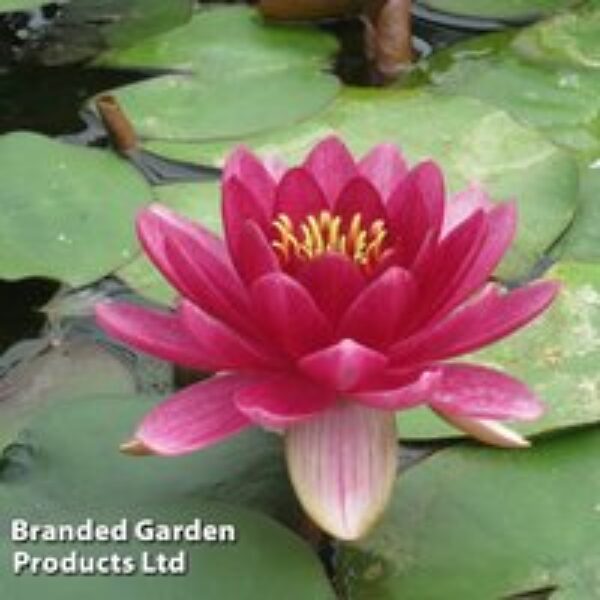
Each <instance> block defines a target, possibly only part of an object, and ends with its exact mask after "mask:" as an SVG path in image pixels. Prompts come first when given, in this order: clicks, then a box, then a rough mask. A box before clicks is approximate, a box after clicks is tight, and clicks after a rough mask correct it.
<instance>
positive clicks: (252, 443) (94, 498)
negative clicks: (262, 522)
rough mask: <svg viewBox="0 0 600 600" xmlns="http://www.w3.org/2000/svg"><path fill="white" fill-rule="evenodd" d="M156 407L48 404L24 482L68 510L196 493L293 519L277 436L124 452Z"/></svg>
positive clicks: (116, 401)
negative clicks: (164, 453)
mask: <svg viewBox="0 0 600 600" xmlns="http://www.w3.org/2000/svg"><path fill="white" fill-rule="evenodd" d="M151 406H152V400H151V399H149V398H145V397H139V396H138V397H136V396H134V395H132V394H130V395H116V394H114V393H113V394H110V393H108V394H107V393H104V394H102V393H98V392H96V393H95V394H94V393H91V394H85V395H82V396H80V397H75V398H72V399H71V400H70V401H68V402H63V403H61V404H60V405H50V406H49V407H48V408H47V409H46V410H45V411H44V412H43V413H41V414H39V415H37V416H36V418H35V419H34V420H33V421H32V422H31V423H30V425H29V426H28V427H27V431H26V435H24V437H23V438H22V440H23V441H24V442H25V443H26V444H28V445H30V446H31V447H32V448H33V453H34V458H35V460H34V464H33V468H32V470H31V472H30V473H29V474H28V475H27V481H26V482H25V485H26V486H29V487H31V488H33V489H34V490H35V493H36V494H37V495H38V496H40V497H44V498H46V499H47V500H48V501H50V502H52V503H53V504H55V505H56V506H62V507H64V508H73V509H76V508H77V507H78V506H89V507H94V508H98V507H109V508H113V509H115V510H117V509H118V510H121V509H124V508H127V507H129V506H137V505H138V504H141V503H145V504H147V505H153V504H155V505H160V504H161V503H162V502H167V501H168V500H170V499H171V500H175V499H181V498H184V497H186V496H189V495H194V496H196V497H197V498H204V499H207V498H208V499H211V500H215V499H218V500H225V501H228V502H232V503H235V504H243V505H244V506H251V507H255V508H260V509H262V510H264V511H265V512H271V513H276V514H277V513H279V514H285V512H286V510H285V509H286V508H287V509H288V510H287V516H288V517H289V516H290V510H294V509H295V506H296V505H295V502H294V500H293V494H292V492H291V489H290V486H289V483H288V481H287V477H286V475H285V467H284V462H283V453H282V449H281V443H280V439H279V437H278V436H276V435H274V434H268V433H263V432H262V431H259V430H252V431H249V432H246V433H243V434H241V435H238V436H236V437H234V438H232V439H231V440H230V441H227V442H224V443H221V444H218V445H215V446H213V447H211V448H208V449H206V450H204V451H202V452H197V453H195V454H191V455H187V456H181V457H176V458H173V457H170V458H163V457H146V458H133V457H131V456H126V455H124V454H121V453H120V452H119V445H120V444H122V443H123V442H124V441H126V440H128V439H130V438H131V436H132V435H133V432H134V430H135V427H136V426H137V424H138V422H139V421H140V419H141V418H142V416H143V414H145V413H146V412H147V411H148V410H149V409H150V407H151ZM249 473H252V477H248V474H249ZM73 482H76V483H75V484H73Z"/></svg>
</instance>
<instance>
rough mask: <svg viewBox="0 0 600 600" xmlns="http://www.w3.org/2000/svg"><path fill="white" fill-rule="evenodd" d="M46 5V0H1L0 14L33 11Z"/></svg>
mask: <svg viewBox="0 0 600 600" xmlns="http://www.w3.org/2000/svg"><path fill="white" fill-rule="evenodd" d="M42 4H44V0H0V12H12V11H16V10H31V9H33V8H37V7H38V6H41V5H42Z"/></svg>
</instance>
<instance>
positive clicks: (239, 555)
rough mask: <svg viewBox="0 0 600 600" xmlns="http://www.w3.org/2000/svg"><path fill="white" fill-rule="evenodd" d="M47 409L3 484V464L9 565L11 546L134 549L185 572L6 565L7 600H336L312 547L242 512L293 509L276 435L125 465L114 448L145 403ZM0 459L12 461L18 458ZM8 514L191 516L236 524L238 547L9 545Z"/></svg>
mask: <svg viewBox="0 0 600 600" xmlns="http://www.w3.org/2000/svg"><path fill="white" fill-rule="evenodd" d="M52 408H53V409H52V410H48V411H46V412H45V413H44V414H43V415H40V416H39V417H38V418H37V419H36V420H35V421H34V422H33V423H32V424H31V426H30V427H29V428H28V431H27V432H26V435H24V437H23V442H24V443H25V444H27V446H28V447H30V448H31V457H30V458H29V460H25V461H24V462H25V464H26V466H25V467H23V468H24V473H23V472H22V473H18V474H17V475H13V476H12V478H7V476H6V466H5V471H4V478H3V480H0V507H1V513H2V515H3V518H2V519H0V529H1V530H2V535H1V537H2V544H1V545H0V554H2V555H3V556H2V558H3V560H6V561H7V562H6V564H10V562H9V561H10V559H11V554H12V553H13V552H14V551H16V550H20V551H26V552H30V553H31V554H33V555H36V556H65V555H68V554H69V553H70V552H72V551H76V552H78V553H79V554H81V555H84V556H96V557H98V556H100V555H110V554H112V553H116V554H117V555H119V556H129V555H131V556H133V557H134V558H136V557H139V555H140V553H141V552H142V551H147V552H152V553H153V554H156V553H157V552H165V553H167V554H168V555H174V554H176V553H177V552H179V551H182V550H183V551H185V553H186V554H187V557H188V568H187V572H186V574H185V576H183V577H174V576H173V577H147V576H144V575H143V574H142V573H140V572H137V573H136V574H135V575H131V576H128V577H125V578H121V577H117V576H112V577H83V576H81V577H77V576H76V577H72V576H69V577H65V576H60V575H59V576H55V577H50V578H46V577H33V576H30V575H28V574H25V575H22V576H20V577H18V578H17V577H14V575H13V574H12V573H11V572H10V570H9V569H4V570H3V574H2V576H1V577H0V590H2V592H3V593H4V594H3V595H4V596H6V597H10V598H14V599H15V600H20V599H23V600H24V599H25V598H32V597H37V595H38V594H41V593H42V591H41V590H43V596H44V598H48V599H49V600H53V599H55V598H56V599H58V598H60V599H61V600H63V599H66V600H70V599H75V598H79V597H81V595H82V594H85V595H86V596H87V597H91V598H107V597H112V596H111V594H113V595H114V594H115V593H117V592H115V586H118V588H116V589H118V594H119V595H123V594H126V597H128V598H142V597H143V598H147V599H149V600H152V599H154V598H157V599H159V598H161V599H162V598H164V597H165V596H166V595H168V597H169V598H176V599H181V600H187V598H190V597H191V596H193V595H194V594H197V593H198V591H199V590H201V594H202V598H208V599H210V598H242V599H246V598H247V599H248V600H252V599H254V598H264V597H269V598H270V597H272V598H280V597H286V598H298V599H304V598H307V597H309V598H315V599H317V600H320V599H323V600H325V599H329V598H332V597H333V596H332V591H331V588H330V585H329V583H328V581H327V579H326V577H325V576H324V573H323V570H322V568H321V566H320V564H319V562H318V560H317V558H316V556H315V555H314V554H313V553H312V552H311V551H310V550H309V548H308V547H307V546H306V545H305V544H304V543H303V542H302V541H301V540H300V539H298V538H296V537H295V536H294V535H293V534H292V533H291V532H290V531H289V530H285V529H284V528H282V527H281V526H280V525H278V524H276V523H275V522H273V521H272V520H270V519H268V518H267V517H266V516H264V515H261V514H258V513H257V512H251V511H250V510H249V509H248V508H247V507H254V508H257V509H260V510H261V511H263V512H265V511H266V512H270V513H271V514H276V513H277V512H278V511H281V512H282V513H284V514H285V515H286V516H287V517H288V518H289V516H290V510H294V509H295V506H296V505H295V501H294V499H293V494H292V491H291V489H290V486H289V483H288V481H287V478H286V476H285V470H284V465H283V459H282V453H281V449H280V444H279V443H278V440H277V439H276V436H274V435H269V434H265V433H262V432H259V431H250V432H248V433H246V434H242V435H240V436H237V437H236V438H234V439H232V440H231V441H230V442H225V443H222V444H219V445H217V446H214V447H212V448H209V449H207V450H206V451H203V452H201V453H198V454H195V455H191V456H185V457H180V458H170V459H161V458H156V457H153V458H143V459H140V458H131V457H125V456H123V455H122V454H119V452H118V450H117V445H118V443H120V442H121V441H122V440H123V439H127V437H128V436H129V435H130V433H131V431H132V429H133V427H134V425H135V423H137V422H138V420H139V418H140V417H141V415H142V413H144V412H145V411H146V410H147V409H148V408H149V403H148V402H143V401H142V400H141V399H140V398H139V397H132V396H96V397H94V398H86V399H81V398H80V399H76V400H73V401H72V402H69V403H64V404H63V405H61V406H60V408H57V407H52ZM14 452H15V451H13V454H14ZM8 460H9V465H10V463H11V461H12V462H14V461H15V458H14V457H12V458H11V457H10V456H9V458H8ZM27 463H30V464H27ZM9 473H10V470H9ZM249 473H251V474H252V476H251V477H249ZM220 500H225V501H226V502H227V504H221V503H220V502H219V501H220ZM234 504H235V506H234ZM9 517H10V518H17V517H19V518H25V519H27V520H28V521H29V522H30V523H72V524H78V523H83V522H84V521H85V520H86V519H90V518H91V519H94V520H95V521H96V522H97V523H106V524H115V523H118V522H119V521H120V520H121V519H127V520H128V522H129V525H130V530H131V528H132V527H133V526H134V525H135V523H136V522H137V521H138V520H140V519H153V520H155V521H156V522H158V523H161V522H162V523H170V524H187V523H190V522H192V521H193V519H197V518H200V519H202V520H203V521H204V522H205V523H213V524H221V525H233V526H234V527H235V529H236V534H237V542H236V543H235V544H209V543H194V542H177V543H171V544H169V543H167V542H159V543H150V542H148V543H142V542H140V541H136V540H134V539H132V540H130V541H129V542H127V543H121V542H119V543H116V542H110V543H91V544H90V543H65V544H44V543H41V544H40V543H38V544H34V543H27V544H12V545H11V543H10V541H9V539H10V538H9V536H8V535H7V529H8V527H9ZM231 573H235V574H236V576H235V577H232V576H231ZM257 581H259V582H260V584H258V585H257V583H256V582H257ZM40 582H41V583H40ZM40 586H41V587H40Z"/></svg>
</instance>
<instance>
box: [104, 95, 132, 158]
mask: <svg viewBox="0 0 600 600" xmlns="http://www.w3.org/2000/svg"><path fill="white" fill-rule="evenodd" d="M96 108H97V110H98V113H99V114H100V118H101V119H102V123H103V124H104V127H105V129H106V132H107V133H108V137H109V138H110V141H111V143H112V145H113V146H114V148H115V149H116V150H117V151H118V152H120V153H121V154H127V153H129V152H131V151H132V150H136V149H137V148H138V137H137V134H136V132H135V129H134V128H133V125H132V124H131V121H130V120H129V119H128V118H127V116H126V115H125V113H124V112H123V109H122V108H121V106H120V105H119V103H118V101H117V99H116V98H115V97H114V96H111V95H110V94H103V95H101V96H98V98H97V99H96Z"/></svg>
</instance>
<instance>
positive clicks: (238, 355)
mask: <svg viewBox="0 0 600 600" xmlns="http://www.w3.org/2000/svg"><path fill="white" fill-rule="evenodd" d="M179 313H180V315H181V320H182V323H183V325H184V326H185V328H186V329H187V330H188V331H189V332H190V333H191V334H192V336H193V337H194V339H195V341H196V345H197V346H198V347H200V348H202V350H203V352H204V353H206V355H208V356H210V357H211V359H212V361H213V364H215V365H217V370H224V369H244V368H245V369H248V368H260V367H263V368H264V367H272V366H276V365H279V364H281V360H279V359H278V358H277V357H276V356H275V355H274V354H273V353H271V352H270V351H269V350H267V349H266V348H265V347H264V345H262V344H260V343H259V342H257V341H255V340H251V339H247V338H244V337H243V336H242V335H240V333H238V332H236V331H235V330H233V329H231V328H230V327H228V326H227V325H226V324H225V323H223V322H221V321H219V320H218V319H215V318H213V317H211V316H210V315H209V314H208V313H206V312H204V311H203V310H202V309H200V308H198V307H197V306H195V305H194V304H192V303H191V302H188V301H185V300H184V301H183V302H182V303H181V306H180V308H179Z"/></svg>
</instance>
